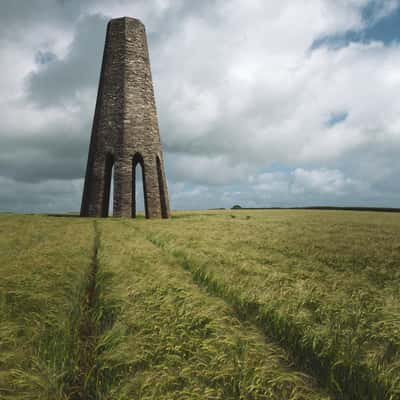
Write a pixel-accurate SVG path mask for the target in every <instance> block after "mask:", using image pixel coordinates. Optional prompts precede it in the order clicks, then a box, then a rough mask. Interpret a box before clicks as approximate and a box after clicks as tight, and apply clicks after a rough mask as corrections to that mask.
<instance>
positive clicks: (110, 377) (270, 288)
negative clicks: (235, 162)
mask: <svg viewBox="0 0 400 400" xmlns="http://www.w3.org/2000/svg"><path fill="white" fill-rule="evenodd" d="M0 399H4V400H11V399H16V400H28V399H29V400H30V399H32V400H33V399H48V400H50V399H52V400H53V399H54V400H61V399H62V400H67V399H68V400H69V399H71V400H75V399H77V400H80V399H88V400H100V399H101V400H105V399H109V400H114V399H115V400H116V399H120V400H123V399H124V400H125V399H126V400H127V399H142V400H144V399H146V400H147V399H149V400H150V399H165V400H167V399H187V400H189V399H210V400H211V399H249V400H250V399H254V400H255V399H276V400H283V399H288V400H295V399H296V400H306V399H310V400H314V399H321V400H322V399H326V400H328V399H349V400H350V399H351V400H353V399H354V400H358V399H376V400H381V399H382V400H396V399H400V214H398V213H384V212H353V211H318V210H293V211H288V210H234V211H233V210H224V211H223V210H218V211H196V212H175V213H174V214H173V218H172V219H171V220H145V219H144V218H138V219H135V220H132V219H131V220H130V219H116V218H108V219H90V218H77V217H56V216H39V215H6V214H3V215H0Z"/></svg>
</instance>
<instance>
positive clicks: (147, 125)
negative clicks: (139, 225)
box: [81, 17, 170, 218]
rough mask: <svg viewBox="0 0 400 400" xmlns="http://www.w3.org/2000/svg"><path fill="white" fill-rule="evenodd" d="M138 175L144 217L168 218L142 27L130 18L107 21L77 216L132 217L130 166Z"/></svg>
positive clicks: (148, 63)
mask: <svg viewBox="0 0 400 400" xmlns="http://www.w3.org/2000/svg"><path fill="white" fill-rule="evenodd" d="M137 163H140V165H141V166H142V169H143V175H144V185H143V186H144V196H145V204H146V205H147V206H146V217H147V218H169V217H170V209H169V200H168V189H167V181H166V177H165V171H164V163H163V155H162V147H161V142H160V133H159V129H158V122H157V112H156V106H155V99H154V90H153V82H152V77H151V70H150V60H149V53H148V48H147V40H146V32H145V27H144V25H143V24H142V23H141V22H140V21H139V20H137V19H134V18H128V17H124V18H117V19H113V20H111V21H110V22H109V23H108V27H107V35H106V42H105V47H104V55H103V63H102V68H101V75H100V82H99V89H98V94H97V102H96V110H95V115H94V120H93V127H92V136H91V140H90V147H89V156H88V162H87V169H86V177H85V186H84V191H83V197H82V207H81V216H84V217H105V216H107V214H108V198H109V192H110V180H111V170H112V168H113V170H114V204H113V214H114V216H117V217H131V216H135V209H134V208H135V201H134V193H135V190H134V187H133V184H134V178H135V175H134V174H135V166H136V165H137Z"/></svg>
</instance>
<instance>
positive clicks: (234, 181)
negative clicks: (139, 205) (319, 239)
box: [0, 0, 400, 212]
mask: <svg viewBox="0 0 400 400" xmlns="http://www.w3.org/2000/svg"><path fill="white" fill-rule="evenodd" d="M378 3H379V7H377V5H378ZM398 7H399V2H398V1H397V0H395V1H393V0H381V1H379V2H378V1H375V0H373V1H372V0H347V1H341V2H332V1H330V0H313V1H310V2H296V3H294V2H291V1H289V0H284V1H281V2H273V3H272V2H265V1H263V0H254V1H251V2H247V1H243V0H232V1H230V2H217V1H215V0H206V1H201V2H188V1H183V0H177V1H173V2H172V1H168V0H151V1H150V0H133V1H132V0H129V1H128V0H116V1H106V0H89V1H85V2H81V1H78V0H58V1H55V0H38V1H35V2H26V1H22V0H15V1H10V2H3V3H2V4H1V5H0V57H1V59H2V60H3V64H2V66H0V72H1V73H0V90H1V92H2V97H1V98H0V121H1V122H0V179H1V182H2V188H3V189H2V191H1V193H0V210H1V209H4V210H18V211H24V210H26V211H32V210H33V211H34V210H40V211H41V212H42V211H44V210H47V209H48V210H53V211H63V210H70V209H75V210H76V209H79V198H80V195H81V190H82V181H83V176H84V172H85V165H86V157H87V150H88V143H89V139H90V130H91V123H92V118H93V112H94V106H95V101H96V91H97V85H98V78H99V73H100V64H101V57H102V52H103V46H104V38H105V29H106V24H107V21H108V20H109V19H110V18H112V17H117V16H122V15H130V16H134V17H138V18H140V19H142V20H143V22H144V23H145V25H146V30H147V33H148V40H149V49H150V56H151V64H152V71H153V79H154V85H155V93H156V102H157V108H158V114H159V123H160V131H161V139H162V141H163V144H164V149H165V159H166V172H167V176H168V179H169V186H170V192H171V198H172V206H173V207H175V208H206V207H218V206H226V207H228V206H231V205H232V204H234V203H243V204H245V205H248V206H258V207H260V206H268V205H274V206H277V205H282V206H283V205H305V204H314V205H315V204H330V205H333V204H339V205H340V204H342V205H355V204H357V205H358V204H361V205H362V204H365V205H373V204H376V205H386V206H396V205H398V203H399V201H400V187H399V183H398V179H397V177H398V175H399V173H400V166H399V163H398V162H397V158H398V156H397V155H398V152H399V150H400V128H399V127H400V103H399V101H398V100H397V98H398V92H399V90H400V73H399V72H398V71H399V68H398V65H399V64H400V44H399V42H400V37H398V36H397V37H396V36H394V37H393V41H391V42H390V43H382V42H379V41H374V40H370V41H368V42H351V41H345V42H344V44H343V46H330V45H329V41H327V43H326V44H325V40H326V38H328V39H329V38H330V37H336V36H337V35H339V36H341V37H343V36H345V35H346V34H347V32H361V33H362V32H364V31H365V30H367V29H369V28H370V27H371V26H373V25H374V24H375V23H376V22H377V21H384V19H385V17H386V16H387V15H391V14H393V13H395V12H397V11H398ZM310 20H312V21H315V22H316V23H315V24H310V23H309V21H310ZM288 26H290V27H291V29H288V28H287V27H288ZM394 35H395V33H394ZM315 43H320V44H319V45H318V46H315Z"/></svg>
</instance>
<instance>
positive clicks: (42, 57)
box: [35, 50, 57, 65]
mask: <svg viewBox="0 0 400 400" xmlns="http://www.w3.org/2000/svg"><path fill="white" fill-rule="evenodd" d="M56 58H57V56H56V55H55V54H54V53H52V52H51V51H41V50H39V51H38V52H37V53H36V54H35V62H36V64H39V65H46V64H50V63H51V62H52V61H54V60H55V59H56Z"/></svg>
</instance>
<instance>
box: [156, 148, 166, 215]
mask: <svg viewBox="0 0 400 400" xmlns="http://www.w3.org/2000/svg"><path fill="white" fill-rule="evenodd" d="M156 163H157V176H158V188H159V191H160V202H161V216H162V217H163V218H168V210H167V201H166V198H165V187H164V177H163V173H162V169H161V160H160V157H159V156H158V155H157V156H156Z"/></svg>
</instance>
